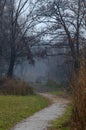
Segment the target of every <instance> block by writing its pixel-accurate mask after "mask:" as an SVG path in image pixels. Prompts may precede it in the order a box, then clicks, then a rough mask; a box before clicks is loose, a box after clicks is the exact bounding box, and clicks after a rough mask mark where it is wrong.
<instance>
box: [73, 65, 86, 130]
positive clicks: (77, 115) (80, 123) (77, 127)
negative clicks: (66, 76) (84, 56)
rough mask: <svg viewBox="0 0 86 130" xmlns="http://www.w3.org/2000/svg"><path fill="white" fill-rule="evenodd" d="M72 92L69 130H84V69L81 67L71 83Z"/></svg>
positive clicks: (85, 128) (85, 123) (85, 127)
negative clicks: (72, 106) (72, 107)
mask: <svg viewBox="0 0 86 130" xmlns="http://www.w3.org/2000/svg"><path fill="white" fill-rule="evenodd" d="M71 86H72V90H73V105H74V109H73V117H72V125H71V130H86V68H85V67H83V66H82V67H81V68H80V70H79V72H78V73H77V74H75V76H74V78H73V81H72V83H71Z"/></svg>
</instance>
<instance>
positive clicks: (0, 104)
mask: <svg viewBox="0 0 86 130" xmlns="http://www.w3.org/2000/svg"><path fill="white" fill-rule="evenodd" d="M48 105H49V101H48V100H47V99H45V98H43V97H41V96H39V95H31V96H0V130H10V128H11V127H13V126H14V125H15V124H16V123H17V122H19V121H21V120H22V119H24V118H26V117H29V116H30V115H32V114H33V113H35V112H36V111H39V110H40V109H42V108H44V107H46V106H48Z"/></svg>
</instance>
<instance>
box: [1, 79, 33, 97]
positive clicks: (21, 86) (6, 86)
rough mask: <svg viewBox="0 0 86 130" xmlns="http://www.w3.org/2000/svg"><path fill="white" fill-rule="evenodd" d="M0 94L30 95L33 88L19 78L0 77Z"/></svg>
mask: <svg viewBox="0 0 86 130" xmlns="http://www.w3.org/2000/svg"><path fill="white" fill-rule="evenodd" d="M0 94H4V95H30V94H33V88H32V87H31V86H30V85H29V84H28V83H26V82H25V81H22V80H19V79H10V78H2V79H0Z"/></svg>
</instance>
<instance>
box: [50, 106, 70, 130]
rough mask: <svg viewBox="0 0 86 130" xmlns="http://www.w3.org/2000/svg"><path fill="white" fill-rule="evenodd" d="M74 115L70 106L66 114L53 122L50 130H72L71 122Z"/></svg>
mask: <svg viewBox="0 0 86 130" xmlns="http://www.w3.org/2000/svg"><path fill="white" fill-rule="evenodd" d="M71 115H72V106H68V107H67V109H66V111H65V113H64V114H63V115H62V116H61V117H59V118H58V119H56V120H55V121H53V122H52V126H51V128H50V130H70V127H69V126H70V120H71Z"/></svg>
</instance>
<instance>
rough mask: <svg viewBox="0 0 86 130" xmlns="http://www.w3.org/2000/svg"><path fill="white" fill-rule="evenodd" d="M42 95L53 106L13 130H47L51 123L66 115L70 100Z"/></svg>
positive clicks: (37, 113)
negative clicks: (65, 111)
mask: <svg viewBox="0 0 86 130" xmlns="http://www.w3.org/2000/svg"><path fill="white" fill-rule="evenodd" d="M40 95H42V96H44V97H46V98H48V99H49V100H50V101H51V102H52V104H51V105H50V106H49V107H47V108H45V109H43V110H41V111H39V112H36V113H35V114H34V115H33V116H31V117H29V118H27V119H25V120H23V121H22V122H20V123H18V124H17V125H16V126H15V127H14V128H12V129H11V130H47V127H48V126H49V122H50V121H52V120H54V119H55V118H58V117H59V116H60V115H62V114H63V113H64V110H65V109H66V106H67V104H68V100H66V99H63V98H59V97H56V96H53V95H51V94H47V93H44V94H43V93H42V94H40Z"/></svg>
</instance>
